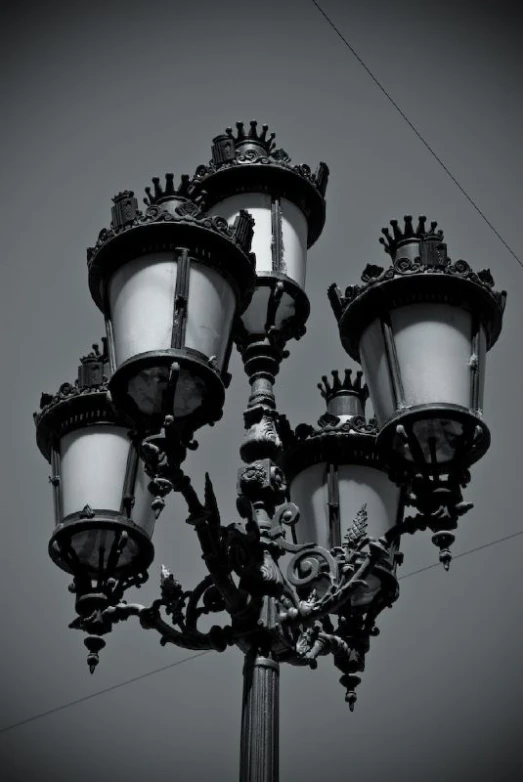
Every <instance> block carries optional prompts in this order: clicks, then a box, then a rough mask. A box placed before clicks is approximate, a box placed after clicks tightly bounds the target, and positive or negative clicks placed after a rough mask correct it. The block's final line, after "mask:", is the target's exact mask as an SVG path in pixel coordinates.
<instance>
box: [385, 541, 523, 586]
mask: <svg viewBox="0 0 523 782" xmlns="http://www.w3.org/2000/svg"><path fill="white" fill-rule="evenodd" d="M518 535H523V530H520V531H519V532H513V533H512V535H506V536H505V537H504V538H497V539H496V540H491V541H490V543H484V544H483V545H482V546H476V548H469V549H468V550H467V551H462V552H461V554H454V555H453V557H452V561H454V560H455V559H459V558H460V557H466V556H467V555H468V554H474V553H475V552H476V551H481V550H482V549H484V548H490V547H491V546H495V545H496V544H497V543H503V541H505V540H511V538H517V536H518ZM433 567H441V564H440V563H439V562H435V563H434V564H432V565H427V566H426V567H422V568H420V569H419V570H413V571H412V572H411V573H405V575H404V576H400V577H399V578H398V581H401V580H402V579H403V578H409V577H410V576H416V575H417V574H418V573H424V572H425V570H430V569H431V568H433Z"/></svg>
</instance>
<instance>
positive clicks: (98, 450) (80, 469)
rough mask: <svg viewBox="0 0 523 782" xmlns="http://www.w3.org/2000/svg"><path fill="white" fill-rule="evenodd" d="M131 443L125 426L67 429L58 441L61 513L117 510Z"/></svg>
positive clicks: (120, 501) (119, 504)
mask: <svg viewBox="0 0 523 782" xmlns="http://www.w3.org/2000/svg"><path fill="white" fill-rule="evenodd" d="M129 448H130V443H129V439H128V437H127V430H126V429H124V428H123V427H117V426H90V427H88V428H86V429H77V430H76V431H74V432H69V434H66V435H64V436H63V437H62V439H61V441H60V455H61V478H62V480H61V488H62V498H63V512H64V516H68V515H69V514H70V513H77V512H78V511H81V510H82V509H83V508H84V507H85V506H86V505H89V506H90V507H91V508H92V509H93V510H96V509H99V510H102V509H103V510H113V511H119V510H120V506H121V503H122V492H123V485H124V478H125V471H126V468H127V457H128V454H129Z"/></svg>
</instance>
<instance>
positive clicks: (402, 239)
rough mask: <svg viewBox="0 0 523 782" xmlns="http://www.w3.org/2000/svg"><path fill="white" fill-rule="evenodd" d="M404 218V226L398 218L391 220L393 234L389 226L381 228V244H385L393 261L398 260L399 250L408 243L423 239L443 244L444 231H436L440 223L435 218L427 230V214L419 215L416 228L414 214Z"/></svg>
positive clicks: (415, 242)
mask: <svg viewBox="0 0 523 782" xmlns="http://www.w3.org/2000/svg"><path fill="white" fill-rule="evenodd" d="M403 219H404V226H403V228H401V227H400V226H399V222H398V220H391V221H390V224H391V226H392V235H391V233H390V231H389V229H388V228H382V229H381V232H382V234H383V236H382V237H380V244H382V245H383V248H384V250H385V252H386V253H387V254H388V255H390V256H391V258H392V260H393V261H394V260H396V255H397V253H398V250H399V249H400V248H401V247H404V246H405V245H407V244H416V245H419V244H420V242H422V241H423V242H424V243H427V242H431V243H432V242H435V243H437V244H438V245H439V244H442V242H443V231H441V230H439V231H436V228H437V225H438V224H437V222H436V221H435V220H433V221H432V222H431V223H430V228H429V229H428V230H427V228H426V221H427V218H426V217H425V215H420V216H419V217H418V224H417V226H416V228H414V225H413V222H412V215H405V217H404V218H403ZM418 255H419V253H418Z"/></svg>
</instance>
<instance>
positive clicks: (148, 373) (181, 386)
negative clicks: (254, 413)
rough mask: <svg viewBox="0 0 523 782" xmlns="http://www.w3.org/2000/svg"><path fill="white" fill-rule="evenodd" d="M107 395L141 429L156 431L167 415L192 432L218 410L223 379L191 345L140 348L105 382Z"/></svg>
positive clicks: (210, 420)
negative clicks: (165, 348) (155, 349)
mask: <svg viewBox="0 0 523 782" xmlns="http://www.w3.org/2000/svg"><path fill="white" fill-rule="evenodd" d="M109 390H110V392H111V396H112V398H113V400H114V402H115V404H116V406H117V407H118V408H120V409H121V410H124V411H125V412H126V413H127V414H128V415H129V417H130V418H131V419H132V421H133V422H134V424H135V426H137V427H138V428H139V429H141V430H146V431H153V432H155V431H158V430H159V429H160V428H161V426H162V425H163V423H164V420H165V417H166V416H173V418H174V421H175V422H176V423H178V424H179V427H180V430H181V431H184V432H187V433H189V435H192V433H193V432H194V431H195V430H196V429H198V428H199V427H201V426H204V424H212V423H214V422H215V421H218V420H219V419H220V418H221V416H222V408H223V403H224V401H225V384H224V381H223V379H222V377H221V374H220V372H219V370H218V368H217V366H216V364H215V363H214V362H213V360H212V359H208V358H207V357H206V356H204V355H203V354H202V353H199V352H197V351H195V350H190V349H189V348H171V349H169V350H157V351H150V352H147V353H140V354H139V355H137V356H133V358H131V359H129V360H128V361H125V362H124V363H123V364H121V365H120V366H119V367H118V369H117V370H116V371H115V373H114V374H113V376H112V377H111V380H110V382H109Z"/></svg>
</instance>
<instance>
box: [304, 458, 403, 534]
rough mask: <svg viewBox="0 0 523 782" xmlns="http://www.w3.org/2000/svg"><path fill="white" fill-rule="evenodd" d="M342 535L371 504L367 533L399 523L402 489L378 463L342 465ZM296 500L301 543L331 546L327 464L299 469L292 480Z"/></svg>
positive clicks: (384, 530) (340, 495)
mask: <svg viewBox="0 0 523 782" xmlns="http://www.w3.org/2000/svg"><path fill="white" fill-rule="evenodd" d="M338 485H339V497H340V527H341V539H342V540H343V538H344V536H345V534H346V533H347V531H348V530H349V528H350V527H351V525H352V523H353V521H354V519H355V518H356V514H357V513H358V511H359V510H360V509H361V508H362V506H363V505H364V504H365V503H366V504H367V508H366V510H367V527H366V533H367V534H368V535H370V536H371V537H375V538H379V537H381V536H382V535H384V534H385V532H387V530H389V529H390V528H391V527H393V526H394V524H395V523H396V513H397V507H398V498H399V489H398V488H397V487H396V486H395V485H394V484H393V483H391V481H389V479H388V478H387V476H386V474H385V473H383V472H381V470H376V469H375V468H374V467H366V466H362V465H340V466H339V467H338ZM290 493H291V498H292V501H293V502H295V503H296V504H297V505H298V506H299V508H300V521H299V522H298V524H297V526H296V534H297V537H298V540H299V541H300V543H305V542H306V541H312V540H314V541H315V542H317V543H319V544H320V545H321V546H325V548H331V546H332V543H331V540H330V536H329V513H328V493H327V465H326V464H325V463H321V464H314V465H312V466H311V467H307V469H305V470H303V471H302V472H301V473H299V474H298V475H297V476H296V477H295V478H294V480H293V481H292V483H291V487H290Z"/></svg>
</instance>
